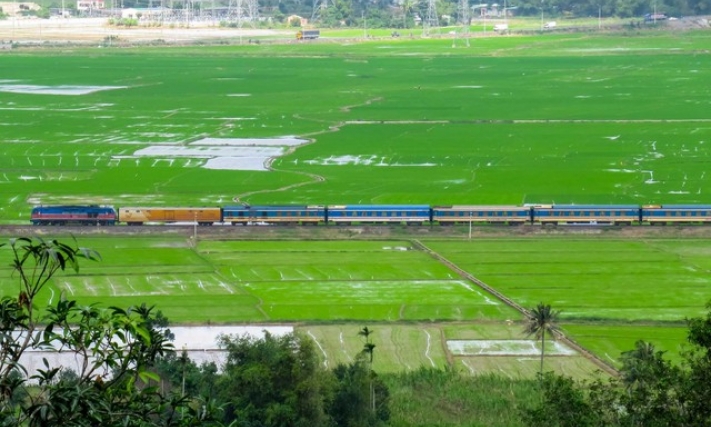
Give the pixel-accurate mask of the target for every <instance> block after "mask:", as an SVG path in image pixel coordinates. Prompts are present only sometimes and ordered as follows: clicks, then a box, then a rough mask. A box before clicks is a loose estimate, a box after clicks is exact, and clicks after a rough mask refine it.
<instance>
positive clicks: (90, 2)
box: [77, 0, 104, 12]
mask: <svg viewBox="0 0 711 427" xmlns="http://www.w3.org/2000/svg"><path fill="white" fill-rule="evenodd" d="M103 8H104V0H77V10H78V11H82V12H83V11H86V10H96V9H103Z"/></svg>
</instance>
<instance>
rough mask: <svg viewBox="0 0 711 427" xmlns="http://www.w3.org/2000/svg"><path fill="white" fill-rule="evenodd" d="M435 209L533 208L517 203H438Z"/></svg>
mask: <svg viewBox="0 0 711 427" xmlns="http://www.w3.org/2000/svg"><path fill="white" fill-rule="evenodd" d="M433 208H434V209H462V210H468V209H471V210H482V209H523V210H528V209H531V207H530V206H516V205H438V206H433Z"/></svg>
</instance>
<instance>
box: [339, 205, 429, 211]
mask: <svg viewBox="0 0 711 427" xmlns="http://www.w3.org/2000/svg"><path fill="white" fill-rule="evenodd" d="M328 208H329V209H360V210H379V209H429V208H430V205H329V206H328Z"/></svg>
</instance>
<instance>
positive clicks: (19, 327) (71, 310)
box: [0, 238, 212, 426]
mask: <svg viewBox="0 0 711 427" xmlns="http://www.w3.org/2000/svg"><path fill="white" fill-rule="evenodd" d="M10 249H11V252H12V260H11V267H12V270H13V277H15V278H16V279H17V281H18V294H17V297H15V296H8V295H5V296H3V297H2V298H0V420H2V425H3V426H62V425H67V426H83V425H86V426H97V425H101V426H153V425H162V426H177V425H183V426H187V425H198V424H202V425H209V422H210V420H211V419H212V417H211V415H210V414H209V413H206V411H205V409H204V408H205V407H203V406H201V405H195V406H191V405H190V404H189V403H190V402H188V400H187V399H184V398H182V397H181V396H176V395H169V394H168V395H167V394H162V393H161V392H160V390H159V389H158V388H157V387H155V386H152V385H151V384H150V383H151V382H152V381H154V380H156V379H157V378H158V377H157V376H156V375H155V373H154V372H153V371H152V369H151V367H152V365H153V363H154V362H155V360H156V358H157V357H159V356H161V355H163V354H165V353H166V352H167V351H169V350H170V349H171V345H170V343H169V342H168V336H167V335H166V334H165V333H164V331H162V330H161V329H159V328H157V327H156V325H157V324H158V323H160V318H161V316H160V315H159V314H157V313H156V312H154V309H153V308H152V307H147V306H145V305H142V306H140V307H132V308H129V309H125V310H124V309H121V308H118V307H110V308H108V309H101V308H99V307H96V306H81V305H79V304H78V303H77V302H76V301H73V300H68V299H66V298H65V296H64V295H61V296H60V297H59V298H57V299H56V302H54V303H51V304H50V305H49V307H47V308H46V309H41V308H39V307H37V304H36V303H37V298H38V295H39V294H40V293H41V292H42V290H43V289H44V288H45V287H46V285H47V284H48V283H49V282H50V280H51V279H52V278H53V277H54V276H55V274H57V273H59V272H61V271H64V270H67V269H72V270H74V271H75V272H78V271H79V259H81V258H84V259H86V260H99V259H100V257H99V254H98V253H96V252H94V251H91V250H87V249H80V248H77V247H75V246H72V245H68V244H65V243H61V242H59V241H57V240H43V239H31V238H19V239H13V240H11V241H10ZM31 350H36V351H38V350H43V351H53V352H61V353H69V354H71V355H72V356H73V359H74V360H76V362H77V369H76V371H71V370H69V369H68V368H66V367H62V366H53V365H52V364H50V362H49V361H48V360H47V359H46V358H45V359H44V360H43V364H44V366H43V368H42V369H38V370H37V372H36V373H33V372H28V371H27V369H26V368H25V367H24V366H23V365H22V356H23V355H24V354H26V353H27V352H28V351H31ZM195 408H197V409H195Z"/></svg>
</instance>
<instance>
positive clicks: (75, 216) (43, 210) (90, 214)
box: [30, 206, 116, 225]
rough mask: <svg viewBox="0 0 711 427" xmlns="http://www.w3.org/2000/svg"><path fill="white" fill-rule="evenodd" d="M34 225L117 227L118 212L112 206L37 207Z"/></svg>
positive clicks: (32, 217)
mask: <svg viewBox="0 0 711 427" xmlns="http://www.w3.org/2000/svg"><path fill="white" fill-rule="evenodd" d="M30 221H31V223H32V225H115V224H116V210H115V209H114V208H112V207H110V206H37V207H35V208H33V209H32V214H31V217H30Z"/></svg>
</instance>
